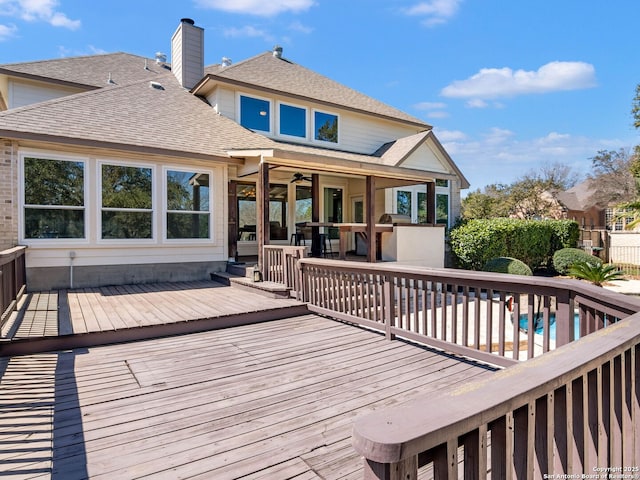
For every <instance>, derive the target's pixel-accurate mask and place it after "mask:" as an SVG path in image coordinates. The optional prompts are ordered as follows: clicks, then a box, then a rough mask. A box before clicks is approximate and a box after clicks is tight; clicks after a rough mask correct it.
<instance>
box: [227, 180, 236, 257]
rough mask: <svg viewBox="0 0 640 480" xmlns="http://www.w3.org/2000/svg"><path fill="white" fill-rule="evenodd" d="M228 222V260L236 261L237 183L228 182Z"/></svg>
mask: <svg viewBox="0 0 640 480" xmlns="http://www.w3.org/2000/svg"><path fill="white" fill-rule="evenodd" d="M228 202H229V206H228V207H227V208H228V210H229V220H228V229H229V233H228V241H229V258H231V257H233V259H234V260H236V261H237V260H238V182H236V181H234V180H230V181H229V193H228Z"/></svg>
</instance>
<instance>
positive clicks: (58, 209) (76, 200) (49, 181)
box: [24, 157, 85, 239]
mask: <svg viewBox="0 0 640 480" xmlns="http://www.w3.org/2000/svg"><path fill="white" fill-rule="evenodd" d="M84 177H85V164H84V162H81V161H72V160H53V159H50V158H37V157H25V158H24V238H29V239H30V238H85V200H84V180H85V179H84Z"/></svg>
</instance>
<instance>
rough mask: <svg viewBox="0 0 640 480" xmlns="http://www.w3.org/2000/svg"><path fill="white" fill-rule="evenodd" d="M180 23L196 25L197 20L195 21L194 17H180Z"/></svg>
mask: <svg viewBox="0 0 640 480" xmlns="http://www.w3.org/2000/svg"><path fill="white" fill-rule="evenodd" d="M180 23H188V24H189V25H195V24H196V22H194V21H193V19H191V18H181V19H180Z"/></svg>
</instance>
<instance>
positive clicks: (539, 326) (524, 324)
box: [518, 313, 580, 340]
mask: <svg viewBox="0 0 640 480" xmlns="http://www.w3.org/2000/svg"><path fill="white" fill-rule="evenodd" d="M573 318H574V320H573V332H574V337H573V338H574V339H576V340H577V339H578V338H580V315H579V314H578V313H576V314H575V315H574V316H573ZM534 322H535V332H536V333H537V334H539V335H542V333H543V327H544V323H543V322H544V319H543V317H542V313H539V314H537V315H534ZM549 324H550V325H549V338H550V339H551V340H555V339H556V314H555V313H551V314H550V315H549ZM518 326H519V327H520V330H523V331H525V332H526V331H527V330H528V327H529V320H528V318H527V314H526V313H523V314H521V315H520V321H519V322H518Z"/></svg>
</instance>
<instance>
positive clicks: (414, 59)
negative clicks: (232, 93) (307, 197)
mask: <svg viewBox="0 0 640 480" xmlns="http://www.w3.org/2000/svg"><path fill="white" fill-rule="evenodd" d="M182 17H189V18H193V19H194V20H195V22H196V25H198V26H200V27H203V28H204V29H205V61H206V63H207V64H212V63H219V62H220V60H221V58H222V57H223V56H225V57H229V58H231V59H232V60H233V61H235V62H237V61H240V60H243V59H245V58H248V57H251V56H254V55H256V54H259V53H262V52H264V51H266V50H270V49H271V48H272V47H273V46H274V45H275V44H279V45H282V46H283V48H284V56H285V57H286V58H288V59H290V60H292V61H294V62H296V63H299V64H301V65H303V66H305V67H308V68H310V69H312V70H315V71H317V72H319V73H322V74H324V75H327V76H329V77H331V78H333V79H334V80H337V81H339V82H342V83H344V84H345V85H348V86H350V87H352V88H355V89H356V90H359V91H361V92H363V93H366V94H368V95H371V96H373V97H375V98H377V99H379V100H382V101H384V102H386V103H388V104H390V105H393V106H394V107H397V108H400V109H401V110H404V111H406V112H408V113H411V114H413V115H415V116H417V117H419V118H421V119H423V120H425V121H426V122H428V123H429V124H431V125H433V126H434V130H435V132H436V134H437V135H438V137H439V138H440V140H441V141H442V143H443V144H444V145H445V148H446V149H447V150H448V151H449V153H450V155H451V156H452V158H453V159H454V161H455V162H456V163H457V164H458V165H459V167H460V169H461V170H462V171H463V173H464V174H465V175H466V176H467V178H468V179H469V181H470V182H471V190H475V189H477V188H482V187H483V186H485V185H487V184H490V183H510V182H512V181H513V180H515V179H516V178H518V177H519V176H521V175H523V174H525V173H527V172H529V171H531V170H536V169H539V168H540V167H541V166H542V165H545V164H553V163H563V164H567V165H570V166H571V167H572V168H574V169H575V171H576V172H578V173H579V174H581V175H585V174H586V173H588V172H589V169H590V165H591V160H590V158H591V157H593V156H594V155H595V154H596V153H597V151H598V150H601V149H607V150H611V149H615V150H617V149H619V148H630V147H632V146H634V145H636V144H638V143H640V132H638V131H636V130H634V129H633V127H632V119H631V114H630V109H631V102H632V99H633V96H634V91H635V87H636V85H637V84H638V83H640V61H639V58H638V57H639V54H638V52H639V51H640V50H639V49H638V45H637V44H638V42H637V35H636V34H635V33H636V32H637V30H638V19H640V2H639V1H638V0H615V1H613V2H609V3H603V2H600V1H595V0H560V1H558V0H537V1H530V0H511V1H506V0H425V1H420V0H387V1H382V0H269V1H265V0H181V1H179V2H178V1H162V0H155V1H149V0H133V1H131V0H130V1H126V2H125V1H122V0H110V1H109V2H103V1H100V0H93V1H87V0H58V1H56V0H0V63H13V62H22V61H32V60H41V59H50V58H60V57H63V56H75V55H87V54H93V53H104V52H116V51H126V52H130V53H134V54H139V55H144V56H149V57H153V55H154V54H155V52H157V51H163V52H165V53H169V50H170V48H169V43H170V37H171V35H172V33H173V31H174V30H175V28H176V27H177V25H178V22H179V20H180V18H182Z"/></svg>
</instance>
